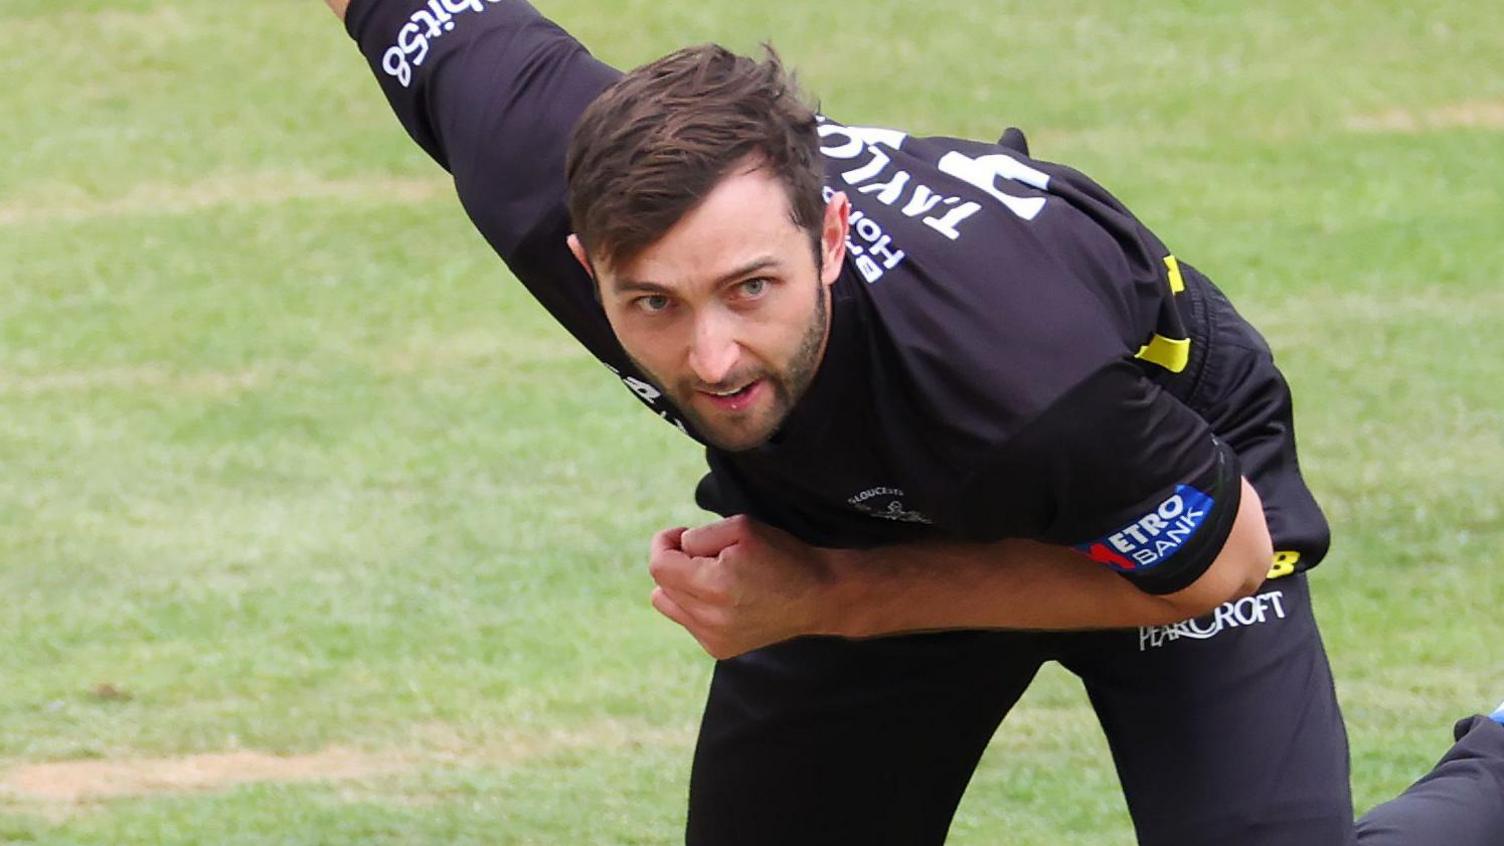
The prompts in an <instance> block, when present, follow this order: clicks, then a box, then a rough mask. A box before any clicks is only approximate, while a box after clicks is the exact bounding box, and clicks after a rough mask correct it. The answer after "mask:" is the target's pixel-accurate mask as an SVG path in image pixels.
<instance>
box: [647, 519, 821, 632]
mask: <svg viewBox="0 0 1504 846" xmlns="http://www.w3.org/2000/svg"><path fill="white" fill-rule="evenodd" d="M824 553H825V550H821V549H819V548H817V547H813V546H810V545H809V544H806V543H804V542H802V541H800V540H798V539H797V538H795V537H793V536H792V535H789V534H788V533H786V532H781V531H779V530H777V529H775V528H773V527H771V526H768V525H766V524H763V523H759V522H757V521H756V520H753V519H752V518H750V517H746V516H742V515H737V516H734V517H728V518H726V519H724V520H718V521H716V522H714V523H710V524H709V525H705V526H701V527H699V528H695V529H684V528H676V529H665V530H663V531H661V532H659V533H658V534H656V535H654V536H653V542H652V551H651V553H650V557H649V561H648V571H649V572H650V573H651V574H652V576H653V581H655V582H657V583H658V586H657V587H655V588H654V589H653V607H654V608H657V609H658V611H659V612H661V613H662V614H663V615H664V616H665V617H668V618H669V619H670V620H673V621H674V622H676V623H678V624H679V625H681V626H683V627H684V628H686V629H688V630H689V633H690V634H691V635H694V638H695V640H697V641H699V642H700V646H702V647H704V649H705V651H706V652H708V653H710V655H711V656H712V657H714V658H716V659H724V658H733V657H735V656H737V655H741V654H742V653H744V652H750V651H751V650H753V649H757V648H759V647H763V646H768V645H769V644H774V643H778V642H780V641H784V640H788V639H789V638H792V637H798V636H800V635H806V634H825V633H830V632H833V631H835V626H834V620H833V619H831V615H832V614H833V612H834V611H835V609H836V608H838V607H839V605H838V603H837V602H836V601H835V597H834V591H833V587H834V583H835V580H834V578H833V577H832V575H831V567H830V565H829V562H828V560H827V559H826V556H825V555H824Z"/></svg>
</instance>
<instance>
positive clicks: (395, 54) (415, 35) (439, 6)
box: [381, 0, 682, 428]
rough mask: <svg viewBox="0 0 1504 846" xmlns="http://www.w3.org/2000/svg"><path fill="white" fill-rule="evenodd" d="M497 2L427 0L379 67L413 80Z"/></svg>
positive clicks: (402, 79) (399, 32)
mask: <svg viewBox="0 0 1504 846" xmlns="http://www.w3.org/2000/svg"><path fill="white" fill-rule="evenodd" d="M499 2H501V0H484V2H482V0H428V5H427V6H426V7H424V8H420V9H418V10H416V11H414V12H413V13H412V15H411V16H409V17H408V19H407V21H406V22H405V23H404V24H403V25H402V28H401V29H399V30H397V37H396V41H395V43H394V44H393V45H392V46H391V47H389V48H388V49H387V50H386V52H385V53H383V54H382V56H381V69H382V70H384V71H386V73H387V76H391V77H395V78H396V80H397V82H398V83H399V84H401V85H402V87H403V88H406V87H408V86H409V85H411V84H412V81H413V68H415V67H419V66H421V65H422V64H423V62H424V60H425V59H427V58H428V50H429V47H430V46H431V44H432V42H433V40H434V39H437V38H440V37H442V36H443V35H444V33H446V32H453V31H454V28H455V16H456V15H458V14H460V13H462V12H484V11H485V10H486V4H492V5H494V4H496V3H499ZM681 428H682V427H681Z"/></svg>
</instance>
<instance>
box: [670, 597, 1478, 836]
mask: <svg viewBox="0 0 1504 846" xmlns="http://www.w3.org/2000/svg"><path fill="white" fill-rule="evenodd" d="M1045 661H1058V662H1060V663H1061V664H1062V665H1063V666H1065V667H1066V668H1068V669H1069V670H1071V671H1072V672H1073V673H1075V674H1076V675H1077V676H1079V677H1080V678H1081V680H1082V681H1083V682H1084V683H1085V685H1086V690H1087V692H1088V694H1089V696H1090V698H1091V702H1092V705H1093V707H1094V708H1095V710H1096V713H1097V717H1098V719H1099V720H1100V722H1101V725H1102V728H1103V730H1104V732H1105V733H1106V735H1107V740H1108V744H1109V746H1110V748H1111V750H1112V756H1113V761H1114V763H1115V764H1116V766H1117V771H1118V775H1119V779H1120V781H1121V783H1122V787H1123V792H1124V795H1125V796H1126V797H1127V802H1128V808H1129V811H1130V813H1131V815H1132V818H1133V825H1134V828H1135V830H1136V831H1137V834H1138V838H1139V842H1140V843H1142V844H1152V846H1198V844H1208V846H1210V844H1216V846H1254V845H1255V844H1260V846H1264V845H1265V844H1267V846H1342V845H1343V844H1354V843H1357V844H1361V846H1475V845H1476V846H1485V844H1487V846H1501V844H1504V726H1500V725H1498V724H1496V723H1494V722H1492V721H1490V720H1488V719H1485V718H1481V717H1479V718H1475V719H1473V720H1469V721H1464V722H1463V723H1460V724H1458V730H1459V740H1458V743H1457V745H1456V746H1454V747H1453V748H1452V750H1451V751H1450V752H1449V753H1448V755H1447V757H1446V758H1444V759H1443V760H1442V762H1441V763H1440V764H1439V765H1438V766H1437V769H1436V770H1434V771H1433V772H1432V773H1431V775H1429V776H1427V777H1426V778H1425V779H1423V780H1422V781H1420V782H1419V783H1417V784H1416V785H1415V786H1414V787H1412V788H1411V789H1410V790H1409V791H1407V792H1406V793H1405V794H1404V795H1402V796H1401V797H1400V798H1398V799H1396V800H1394V801H1392V802H1390V803H1387V804H1386V805H1383V806H1380V807H1379V808H1377V809H1375V810H1374V811H1373V812H1372V813H1371V814H1369V815H1368V816H1366V817H1365V818H1364V819H1362V820H1360V821H1358V822H1357V823H1356V824H1355V823H1354V821H1353V813H1352V798H1351V794H1350V791H1349V785H1348V775H1349V774H1348V751H1347V738H1346V733H1345V730H1344V728H1343V724H1342V716H1341V714H1340V712H1339V710H1338V707H1337V700H1336V697H1335V694H1334V691H1333V687H1332V676H1331V672H1330V669H1329V667H1328V664H1327V659H1326V653H1325V650H1324V649H1323V647H1322V643H1321V638H1320V634H1319V632H1318V631H1317V628H1316V624H1315V620H1314V619H1313V617H1312V614H1311V604H1310V597H1309V592H1308V587H1307V583H1306V577H1305V576H1304V575H1303V574H1298V575H1294V576H1290V577H1287V578H1283V579H1277V580H1272V581H1269V582H1267V583H1266V584H1265V585H1264V587H1263V588H1262V589H1261V590H1260V591H1259V592H1258V594H1257V595H1255V596H1253V597H1249V598H1247V599H1243V600H1239V601H1237V602H1233V603H1227V604H1225V605H1223V606H1222V607H1221V608H1219V609H1217V611H1216V612H1214V613H1213V614H1211V615H1208V616H1207V617H1204V618H1200V619H1198V620H1194V621H1189V622H1187V623H1183V624H1180V625H1177V626H1170V627H1157V628H1148V629H1138V630H1115V631H1103V632H1070V633H1029V632H977V631H965V632H946V633H939V634H926V635H914V636H903V637H890V638H880V639H874V640H866V641H847V640H840V639H833V638H802V639H799V640H795V641H790V642H788V643H785V644H780V645H778V646H774V647H770V648H768V649H763V650H760V651H758V652H755V653H751V654H748V655H745V656H742V657H740V658H736V659H733V660H730V661H723V662H720V663H719V664H718V665H717V667H716V671H715V676H714V679H713V681H712V684H711V689H710V698H709V703H708V704H707V706H706V710H705V717H704V723H703V725H702V727H701V731H700V740H699V744H698V746H697V748H696V751H695V759H694V770H693V776H692V779H691V786H690V808H689V826H688V842H689V843H691V844H696V846H701V845H702V844H716V845H717V846H724V845H725V844H756V846H795V845H796V844H843V845H844V844H860V846H876V844H895V846H898V844H902V846H921V844H938V843H942V842H943V841H944V840H945V835H946V830H947V828H948V827H949V825H950V820H951V817H952V815H953V814H954V812H955V808H956V804H957V802H958V801H959V800H960V798H961V793H962V791H964V790H965V788H966V784H967V781H968V780H969V779H970V777H971V774H972V771H973V770H974V769H975V767H976V764H977V761H978V759H979V758H980V757H981V754H982V751H983V749H984V748H985V747H986V745H987V743H988V741H989V739H990V738H991V737H992V735H993V732H994V731H995V730H996V729H997V727H998V725H999V723H1000V722H1001V721H1002V720H1003V718H1004V716H1005V715H1006V714H1007V713H1008V710H1009V709H1010V708H1011V707H1012V706H1013V704H1014V703H1015V702H1017V701H1018V698H1019V696H1021V695H1022V694H1023V692H1024V689H1025V688H1026V687H1028V685H1029V682H1030V680H1032V679H1033V677H1034V674H1035V673H1036V672H1037V671H1038V669H1039V667H1040V665H1041V664H1042V663H1043V662H1045ZM998 834H999V838H1000V840H999V842H1005V841H1004V840H1002V839H1001V838H1002V837H1003V836H1004V833H1003V832H999V833H998Z"/></svg>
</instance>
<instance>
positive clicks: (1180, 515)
mask: <svg viewBox="0 0 1504 846" xmlns="http://www.w3.org/2000/svg"><path fill="white" fill-rule="evenodd" d="M1213 504H1214V503H1213V501H1212V498H1211V497H1210V496H1207V495H1206V494H1204V493H1202V492H1201V491H1199V490H1197V489H1195V488H1193V487H1191V486H1190V485H1176V486H1175V493H1173V494H1171V495H1170V497H1169V498H1168V499H1166V500H1165V501H1164V502H1161V503H1160V504H1159V505H1158V506H1157V507H1156V508H1155V509H1154V510H1153V511H1151V512H1149V513H1148V514H1145V515H1144V516H1142V517H1140V518H1138V519H1137V520H1135V521H1133V522H1132V523H1129V524H1128V525H1127V526H1124V527H1123V528H1121V529H1119V530H1117V531H1116V532H1113V533H1112V534H1110V535H1108V536H1107V537H1104V538H1099V539H1097V540H1095V541H1092V542H1091V543H1084V544H1079V545H1077V546H1076V551H1077V552H1081V553H1084V554H1085V555H1086V556H1087V557H1088V558H1090V559H1091V560H1093V561H1096V562H1098V563H1101V564H1106V565H1107V566H1109V567H1111V568H1113V569H1114V570H1120V571H1124V572H1128V571H1139V570H1148V569H1150V568H1152V567H1155V566H1157V565H1158V564H1160V563H1161V562H1163V561H1164V560H1165V559H1166V558H1169V557H1170V556H1172V555H1174V554H1175V553H1176V552H1179V551H1180V548H1181V547H1182V546H1184V545H1185V544H1186V542H1187V541H1189V540H1190V539H1191V538H1192V537H1193V536H1194V535H1195V534H1196V530H1197V529H1199V528H1201V524H1202V523H1204V522H1206V515H1207V514H1208V513H1209V512H1210V511H1211V510H1212V505H1213Z"/></svg>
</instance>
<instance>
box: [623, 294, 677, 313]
mask: <svg viewBox="0 0 1504 846" xmlns="http://www.w3.org/2000/svg"><path fill="white" fill-rule="evenodd" d="M632 304H633V305H635V306H637V308H638V310H639V311H643V312H646V313H647V314H657V313H659V312H661V311H663V310H664V309H666V308H668V307H669V299H668V297H666V296H664V295H663V294H648V295H647V296H645V297H638V298H637V299H635V300H633V301H632Z"/></svg>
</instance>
